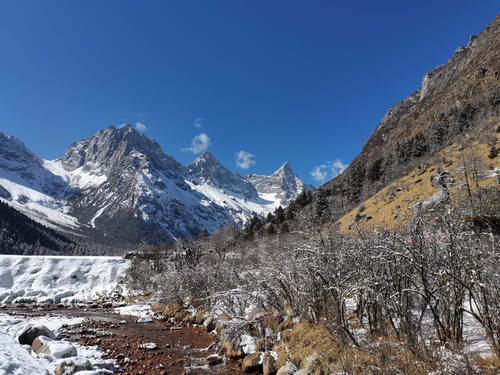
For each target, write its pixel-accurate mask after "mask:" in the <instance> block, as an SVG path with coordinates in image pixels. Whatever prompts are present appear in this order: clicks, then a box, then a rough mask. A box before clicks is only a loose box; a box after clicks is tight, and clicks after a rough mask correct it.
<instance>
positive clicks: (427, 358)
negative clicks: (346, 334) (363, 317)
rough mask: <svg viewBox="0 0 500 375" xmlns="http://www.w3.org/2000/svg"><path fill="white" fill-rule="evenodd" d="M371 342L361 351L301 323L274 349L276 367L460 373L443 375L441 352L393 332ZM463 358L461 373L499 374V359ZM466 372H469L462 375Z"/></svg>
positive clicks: (316, 370)
mask: <svg viewBox="0 0 500 375" xmlns="http://www.w3.org/2000/svg"><path fill="white" fill-rule="evenodd" d="M367 340H368V342H363V343H362V344H361V347H359V348H358V347H354V346H352V345H348V344H345V343H342V342H341V341H339V340H338V339H337V338H336V337H335V336H334V335H332V333H331V332H330V331H329V330H328V329H327V327H325V325H324V324H322V323H319V324H314V323H310V322H306V321H301V322H299V323H296V324H295V325H294V326H293V328H291V329H286V330H284V331H282V342H280V343H278V344H276V345H275V346H274V347H273V350H274V351H275V352H276V353H277V354H278V360H277V361H276V366H277V368H280V367H281V366H283V365H284V364H285V363H286V362H287V361H289V362H292V363H293V364H295V365H296V366H298V367H299V368H304V367H307V370H308V371H309V372H308V373H311V374H329V373H336V372H344V373H348V374H407V375H425V374H428V373H430V372H436V373H456V372H454V371H455V370H453V369H451V370H450V369H448V370H446V371H448V372H446V371H445V372H440V371H442V370H443V369H445V368H448V367H449V364H448V363H446V362H443V359H442V358H440V357H439V355H438V351H434V352H433V351H432V350H431V351H427V350H422V349H418V348H410V347H407V346H406V345H404V344H402V343H400V342H398V340H397V338H396V337H395V335H393V334H391V333H390V332H389V333H388V335H387V336H382V335H379V336H377V337H371V338H368V339H367ZM458 354H460V353H459V352H458ZM463 358H464V360H463V362H462V365H461V366H462V367H463V368H465V370H464V369H463V368H462V369H459V370H457V371H459V372H457V373H468V372H467V370H466V367H467V362H468V363H469V366H476V368H477V369H479V372H480V373H482V374H488V375H490V374H497V373H498V369H499V368H500V359H499V358H497V357H495V356H492V357H489V358H486V359H485V358H481V357H472V356H464V357H463ZM462 370H464V371H465V372H460V371H462ZM450 371H451V372H450ZM474 373H476V372H474Z"/></svg>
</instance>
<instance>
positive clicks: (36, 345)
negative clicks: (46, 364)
mask: <svg viewBox="0 0 500 375" xmlns="http://www.w3.org/2000/svg"><path fill="white" fill-rule="evenodd" d="M31 348H32V349H33V351H34V352H35V353H37V354H48V355H50V356H52V357H54V358H55V359H59V358H68V357H76V355H77V351H76V348H75V347H74V346H73V344H71V343H69V342H67V341H55V340H52V339H51V338H50V337H47V336H38V337H37V338H36V339H35V340H33V344H32V345H31Z"/></svg>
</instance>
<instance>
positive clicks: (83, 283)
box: [0, 255, 129, 304]
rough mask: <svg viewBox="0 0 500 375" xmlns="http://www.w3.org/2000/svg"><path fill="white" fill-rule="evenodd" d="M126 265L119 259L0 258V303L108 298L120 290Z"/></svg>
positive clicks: (14, 256)
mask: <svg viewBox="0 0 500 375" xmlns="http://www.w3.org/2000/svg"><path fill="white" fill-rule="evenodd" d="M128 265H129V262H128V261H127V260H125V259H123V258H120V257H75V256H68V257H64V256H19V255H0V303H8V302H11V303H23V302H30V303H32V302H36V303H39V304H44V303H48V302H52V303H54V302H55V303H59V302H72V301H76V302H80V301H87V302H89V301H92V300H94V299H96V298H98V297H99V296H110V295H111V294H112V293H113V292H114V291H115V290H117V289H121V285H120V279H121V277H122V275H123V274H124V272H125V270H126V269H127V267H128ZM121 292H122V294H123V292H124V291H123V290H122V291H121Z"/></svg>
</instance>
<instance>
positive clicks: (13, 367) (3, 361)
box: [0, 313, 106, 375]
mask: <svg viewBox="0 0 500 375" xmlns="http://www.w3.org/2000/svg"><path fill="white" fill-rule="evenodd" d="M83 321H84V318H68V317H65V316H63V315H57V316H48V315H47V316H40V317H30V318H26V317H23V316H12V315H8V314H2V313H0V375H28V374H29V375H48V374H53V373H54V368H55V365H56V361H54V359H55V358H56V357H57V350H58V347H57V346H59V347H60V348H59V349H64V348H65V347H70V346H72V347H74V348H76V351H77V357H78V358H85V359H88V360H89V361H90V363H91V364H92V365H95V364H98V363H103V362H106V361H105V360H103V359H102V357H103V355H104V354H105V353H104V352H103V351H101V350H99V349H98V348H97V347H85V346H82V345H80V344H78V343H71V344H70V343H66V342H62V341H53V342H51V343H50V344H51V345H52V346H53V349H54V353H55V355H54V356H49V355H46V354H41V355H38V354H35V353H33V352H31V351H30V347H29V346H23V345H21V344H19V342H18V341H17V340H16V336H17V333H18V332H19V331H20V330H21V329H22V328H23V327H25V326H26V325H27V324H34V325H44V326H46V327H47V328H49V329H50V330H51V331H53V332H54V333H55V334H56V335H57V333H58V332H59V331H60V330H61V328H62V327H63V326H66V325H75V324H79V323H81V322H83ZM63 347H64V348H63ZM73 358H74V357H73Z"/></svg>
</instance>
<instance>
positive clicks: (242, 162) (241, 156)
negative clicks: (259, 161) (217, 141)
mask: <svg viewBox="0 0 500 375" xmlns="http://www.w3.org/2000/svg"><path fill="white" fill-rule="evenodd" d="M254 157H255V155H254V154H251V153H250V152H246V151H243V150H241V151H240V152H237V153H236V165H237V166H238V167H240V168H242V169H248V168H250V167H251V166H252V165H254V164H255V160H253V158H254Z"/></svg>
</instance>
